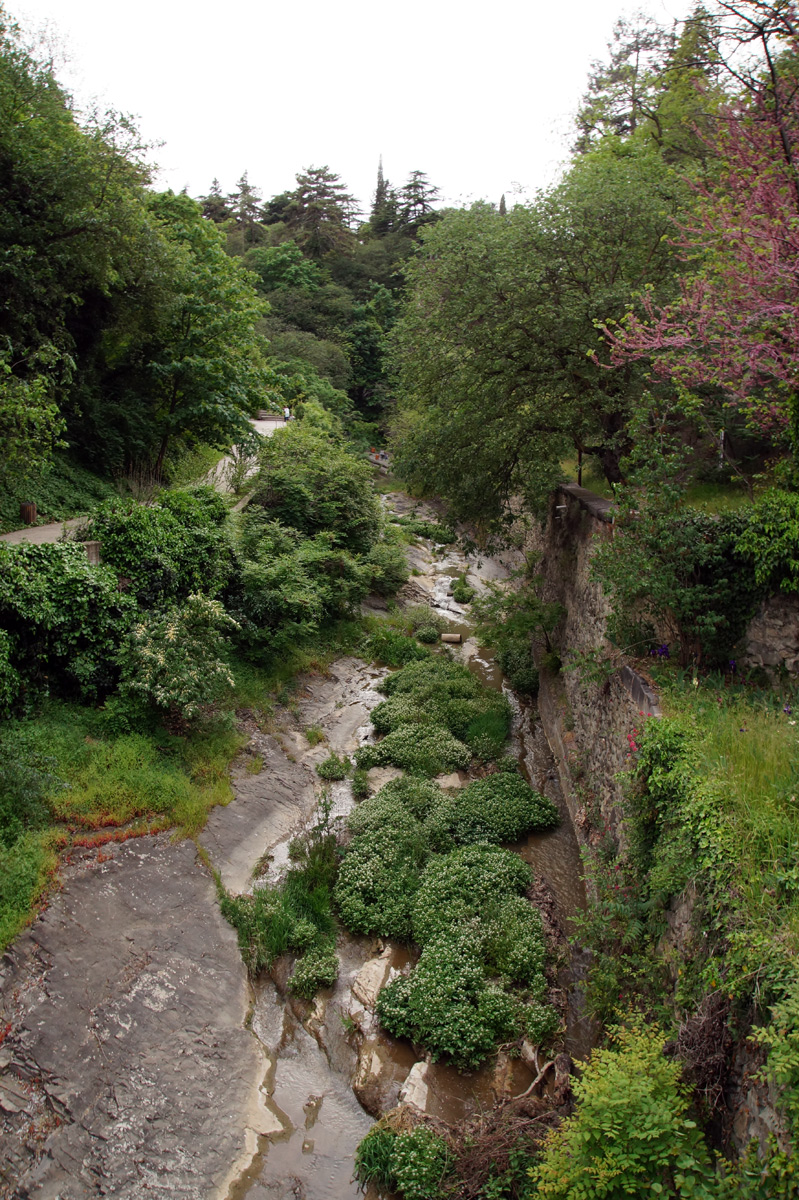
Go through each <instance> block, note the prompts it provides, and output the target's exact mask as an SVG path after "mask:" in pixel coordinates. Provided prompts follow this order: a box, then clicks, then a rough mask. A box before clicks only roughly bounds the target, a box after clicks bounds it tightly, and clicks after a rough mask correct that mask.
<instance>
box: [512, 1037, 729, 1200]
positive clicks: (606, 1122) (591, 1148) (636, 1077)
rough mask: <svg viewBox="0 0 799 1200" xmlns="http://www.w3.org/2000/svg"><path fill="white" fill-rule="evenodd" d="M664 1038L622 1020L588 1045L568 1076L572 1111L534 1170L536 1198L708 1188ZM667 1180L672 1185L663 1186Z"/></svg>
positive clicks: (706, 1165)
mask: <svg viewBox="0 0 799 1200" xmlns="http://www.w3.org/2000/svg"><path fill="white" fill-rule="evenodd" d="M664 1040H665V1039H664V1037H663V1035H662V1034H661V1033H660V1031H659V1030H658V1029H656V1028H646V1027H645V1026H629V1027H620V1028H618V1029H616V1030H615V1033H614V1036H613V1042H612V1044H611V1046H609V1047H607V1048H605V1049H601V1050H594V1052H593V1053H592V1055H591V1057H590V1059H589V1060H588V1062H587V1063H586V1065H585V1067H584V1069H583V1073H582V1076H581V1078H579V1079H577V1080H575V1083H574V1094H575V1098H576V1100H577V1106H576V1109H575V1112H574V1113H573V1114H572V1115H571V1116H570V1117H567V1118H566V1120H564V1121H562V1122H561V1124H560V1125H559V1126H558V1127H557V1129H554V1130H552V1131H551V1132H550V1133H548V1134H547V1137H546V1140H545V1142H544V1148H543V1154H542V1157H541V1159H540V1161H539V1162H538V1164H537V1165H535V1166H534V1167H533V1169H532V1176H533V1180H534V1184H535V1187H536V1192H535V1194H536V1195H537V1196H540V1197H541V1198H542V1200H544V1198H546V1200H571V1198H572V1197H573V1196H576V1195H585V1196H589V1195H590V1196H592V1197H596V1200H603V1198H604V1200H615V1197H619V1196H626V1195H630V1196H643V1195H645V1194H646V1195H650V1194H652V1195H654V1194H663V1195H666V1194H671V1195H673V1196H684V1197H688V1196H711V1195H713V1194H714V1192H715V1188H713V1186H712V1184H713V1178H714V1175H715V1172H714V1170H713V1168H712V1165H711V1160H710V1153H709V1151H708V1149H707V1146H706V1145H705V1142H704V1139H703V1137H702V1134H701V1132H700V1131H699V1129H697V1126H696V1122H695V1121H693V1120H691V1119H690V1111H689V1109H690V1101H689V1097H688V1092H687V1089H686V1088H685V1087H684V1086H683V1085H682V1084H681V1081H680V1071H681V1064H680V1061H679V1059H676V1058H666V1057H665V1055H664V1053H663V1045H664ZM666 1179H674V1180H675V1183H676V1184H677V1186H676V1188H671V1187H670V1188H669V1191H668V1192H666V1190H665V1188H664V1183H663V1182H662V1181H665V1180H666ZM678 1180H679V1181H680V1182H679V1183H677V1181H678ZM736 1194H737V1193H736Z"/></svg>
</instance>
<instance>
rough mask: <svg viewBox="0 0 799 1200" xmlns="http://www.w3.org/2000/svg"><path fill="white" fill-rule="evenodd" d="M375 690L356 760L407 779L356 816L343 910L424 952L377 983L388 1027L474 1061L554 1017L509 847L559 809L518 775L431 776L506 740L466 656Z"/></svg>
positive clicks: (368, 930)
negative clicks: (366, 739) (370, 727)
mask: <svg viewBox="0 0 799 1200" xmlns="http://www.w3.org/2000/svg"><path fill="white" fill-rule="evenodd" d="M379 687H380V690H381V691H382V692H383V693H384V694H385V695H386V696H387V699H386V700H384V701H383V702H382V703H381V704H379V705H377V707H376V708H375V709H373V711H372V721H373V724H374V727H375V729H376V731H377V732H378V733H381V734H383V737H382V739H381V740H380V741H379V742H377V744H376V745H371V746H370V745H367V746H364V747H362V748H361V750H359V751H358V752H357V755H356V757H357V760H358V763H359V766H360V767H361V768H364V767H368V766H372V765H376V764H378V763H380V764H383V763H386V764H388V763H391V764H393V765H396V766H399V767H402V768H404V769H405V770H406V771H407V772H408V774H407V775H405V776H404V777H402V778H400V779H396V780H392V781H391V782H390V783H388V784H386V785H385V786H384V787H382V788H381V789H380V791H379V792H377V793H376V794H375V795H374V796H371V797H368V798H367V799H364V800H363V801H362V802H361V803H360V804H359V805H358V807H357V808H356V809H355V811H354V812H353V813H352V814H351V815H350V817H349V819H348V822H347V827H348V834H349V837H348V840H347V841H346V843H345V846H344V854H343V861H342V864H341V868H340V870H339V875H338V880H337V883H336V887H335V893H334V897H335V902H336V907H337V910H338V913H339V915H340V917H341V919H342V921H343V922H344V924H345V925H346V926H347V927H348V928H349V929H351V930H352V931H353V932H355V933H359V934H378V935H380V936H382V937H390V938H394V939H396V940H400V941H407V942H411V943H412V944H414V945H415V946H418V947H419V948H420V950H421V955H420V958H419V961H418V963H417V964H416V966H415V967H414V968H413V970H412V971H411V972H410V973H409V974H404V975H402V976H400V977H399V978H397V979H395V980H394V981H393V982H392V983H390V984H389V985H388V986H387V987H384V988H383V989H382V991H381V992H380V994H379V996H378V1001H377V1013H378V1016H379V1018H380V1021H381V1023H382V1024H383V1026H384V1027H385V1028H386V1029H387V1030H388V1031H389V1032H391V1033H393V1034H394V1035H395V1036H397V1037H404V1038H408V1039H410V1040H411V1041H412V1042H414V1043H415V1044H417V1045H418V1046H421V1047H424V1049H425V1050H426V1051H428V1052H429V1053H430V1055H431V1056H432V1058H433V1060H436V1059H438V1058H442V1057H444V1058H446V1059H448V1060H449V1061H451V1062H453V1063H454V1064H455V1065H456V1066H457V1067H459V1068H460V1069H469V1068H472V1067H475V1066H477V1065H479V1063H481V1062H482V1061H483V1060H484V1059H485V1058H486V1057H487V1056H488V1055H489V1054H491V1053H492V1051H493V1050H494V1049H495V1047H496V1046H497V1045H498V1044H499V1043H501V1042H503V1041H514V1040H516V1039H518V1038H521V1037H528V1038H530V1039H531V1040H532V1041H533V1042H535V1043H536V1044H538V1043H541V1042H543V1041H545V1040H547V1038H548V1037H550V1036H551V1035H552V1033H553V1032H554V1030H555V1028H556V1026H557V1024H558V1020H557V1017H556V1014H555V1011H554V1009H552V1008H551V1007H549V1006H548V1005H546V1004H545V1003H543V999H544V995H545V992H546V981H545V977H544V974H543V971H544V953H545V952H544V936H543V931H542V926H541V918H540V916H539V913H538V911H537V909H536V908H534V907H533V905H532V904H531V902H530V900H529V899H528V898H527V892H528V889H529V888H530V886H531V884H532V873H531V871H530V868H529V867H528V866H527V865H526V864H525V863H524V862H523V861H522V860H521V859H520V858H519V857H518V856H517V855H516V854H514V853H512V852H511V851H509V850H505V849H502V848H501V847H500V845H499V843H502V842H513V841H517V840H519V839H520V838H521V837H523V836H525V835H526V834H528V833H530V832H531V831H543V830H546V829H550V828H552V827H553V826H554V825H555V824H556V823H557V820H558V816H557V811H556V809H555V807H554V805H552V804H551V803H550V801H548V800H547V799H546V798H545V797H543V796H541V795H539V794H538V793H537V792H535V791H534V790H533V789H532V788H531V787H530V786H529V785H528V784H527V783H526V782H525V781H524V780H523V779H522V778H521V776H519V775H518V774H517V773H515V771H514V772H513V773H511V772H508V771H507V770H496V769H494V770H493V771H492V772H491V773H490V774H487V775H486V776H485V777H484V778H477V779H473V780H472V781H471V782H469V783H468V784H467V786H466V787H464V788H463V789H459V790H458V791H457V792H455V793H450V792H448V791H445V790H444V789H443V788H441V787H440V786H439V784H438V783H437V782H436V781H435V780H434V779H430V778H429V776H431V775H440V774H442V773H443V772H444V771H446V770H448V769H451V768H452V767H454V766H457V767H461V768H463V767H466V766H468V765H469V763H470V762H472V761H473V760H474V758H475V757H476V756H477V757H479V758H482V759H484V760H492V759H495V758H497V757H498V756H499V755H500V754H501V752H502V748H503V746H504V743H505V740H506V738H507V734H508V727H509V720H510V710H509V707H508V704H507V701H506V700H505V698H504V697H503V696H502V695H500V694H498V693H496V692H493V691H491V690H490V689H489V688H487V687H486V686H485V685H484V684H482V683H480V681H479V680H478V679H477V678H476V677H475V676H474V675H473V674H472V673H471V672H470V671H469V670H468V668H467V667H465V666H464V665H463V664H461V663H457V662H453V661H452V660H451V659H449V658H448V657H445V656H444V655H436V656H434V657H431V658H428V659H425V660H423V661H420V662H412V663H410V664H409V665H407V666H405V667H403V668H402V669H401V670H399V671H397V672H395V673H394V674H391V675H389V676H387V677H386V679H384V680H383V681H382V682H381V684H380V685H379ZM455 734H458V735H459V737H456V736H455ZM460 738H463V740H462V741H461V740H460ZM364 1169H366V1168H364Z"/></svg>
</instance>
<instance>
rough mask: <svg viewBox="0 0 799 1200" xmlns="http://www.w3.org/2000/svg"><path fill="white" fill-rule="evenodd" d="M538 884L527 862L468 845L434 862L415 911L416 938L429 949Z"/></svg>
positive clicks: (493, 849) (495, 849)
mask: <svg viewBox="0 0 799 1200" xmlns="http://www.w3.org/2000/svg"><path fill="white" fill-rule="evenodd" d="M532 881H533V873H532V871H531V870H530V868H529V867H528V865H527V863H525V862H522V860H521V859H520V858H519V857H518V856H517V855H516V854H512V853H511V852H510V850H501V849H500V848H499V847H498V846H463V847H461V848H460V849H458V850H454V851H453V852H452V853H451V854H447V855H446V856H445V857H443V858H434V859H432V860H431V862H430V864H429V865H428V867H427V869H426V871H425V873H424V875H423V876H422V881H421V885H420V887H419V891H418V893H417V896H416V901H415V903H414V907H413V936H414V940H415V941H417V942H418V943H419V945H420V946H424V945H426V944H427V942H429V941H430V940H431V939H432V938H434V937H437V936H438V934H440V933H443V932H446V931H447V930H448V929H451V928H453V927H457V926H459V925H462V924H465V923H468V922H473V921H474V919H476V918H477V919H479V918H480V916H481V915H482V914H484V913H486V912H487V911H488V910H489V909H490V908H491V907H492V906H496V905H497V904H501V903H502V902H503V901H504V900H506V899H508V898H509V897H511V896H523V895H524V893H525V892H526V891H527V889H528V888H529V886H530V884H531V883H532Z"/></svg>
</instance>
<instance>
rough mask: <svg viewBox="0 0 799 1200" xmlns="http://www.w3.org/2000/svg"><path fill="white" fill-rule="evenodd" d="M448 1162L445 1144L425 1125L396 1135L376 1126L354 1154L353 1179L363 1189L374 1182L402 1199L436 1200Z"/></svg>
mask: <svg viewBox="0 0 799 1200" xmlns="http://www.w3.org/2000/svg"><path fill="white" fill-rule="evenodd" d="M450 1162H451V1157H450V1152H449V1148H448V1146H447V1143H446V1142H445V1141H444V1139H443V1138H442V1137H440V1136H439V1135H438V1134H437V1133H434V1131H433V1130H432V1129H430V1128H428V1126H426V1125H417V1127H416V1128H415V1129H410V1130H405V1129H403V1130H402V1131H400V1132H399V1133H398V1132H397V1131H396V1130H394V1129H391V1128H388V1127H387V1126H385V1125H383V1124H378V1125H374V1126H373V1127H372V1128H371V1129H370V1130H369V1132H368V1133H367V1135H366V1137H365V1138H364V1139H363V1141H362V1142H361V1144H360V1146H359V1147H358V1149H357V1151H356V1153H355V1178H356V1179H357V1180H358V1183H359V1184H360V1185H361V1187H362V1188H363V1189H364V1190H366V1189H367V1187H368V1186H369V1184H370V1183H374V1184H376V1185H377V1187H378V1188H379V1189H380V1191H381V1193H383V1192H398V1193H399V1194H400V1195H402V1196H403V1197H404V1198H405V1200H437V1197H438V1196H439V1195H440V1194H441V1184H442V1181H443V1179H444V1176H445V1175H446V1174H447V1172H448V1170H449V1168H450Z"/></svg>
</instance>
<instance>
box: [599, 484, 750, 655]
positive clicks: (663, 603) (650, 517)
mask: <svg viewBox="0 0 799 1200" xmlns="http://www.w3.org/2000/svg"><path fill="white" fill-rule="evenodd" d="M664 497H665V499H664ZM628 504H629V506H630V507H629V508H627V509H623V510H621V511H620V513H619V515H618V516H617V519H616V524H615V526H614V536H613V538H612V539H611V540H609V541H605V542H603V543H602V544H601V545H600V546H599V547H598V549H597V553H596V555H595V557H594V560H593V564H594V570H595V572H596V574H597V577H598V578H599V579H600V580H601V582H602V585H603V587H604V588H605V590H606V591H607V593H608V595H609V597H610V598H611V601H612V603H613V605H614V611H615V612H616V613H617V614H618V615H619V616H620V617H621V618H622V620H624V619H626V620H627V621H628V623H629V617H630V614H633V613H634V614H635V618H636V620H637V622H639V623H640V622H641V621H646V620H648V621H650V622H651V623H652V624H653V625H654V626H655V628H656V629H658V630H659V631H660V630H662V631H663V634H662V635H661V636H663V639H664V640H665V641H667V642H673V643H676V644H677V645H678V646H679V650H680V662H681V663H682V664H683V665H688V664H689V663H699V662H703V663H709V664H711V665H713V664H716V663H719V662H724V661H726V660H727V659H728V658H729V657H730V654H731V652H732V650H733V648H734V646H735V644H736V642H737V641H738V640H739V638H740V637H741V636H742V634H743V633H744V630H745V628H746V625H747V622H748V621H749V619H750V618H751V616H752V615H753V614H754V612H755V610H756V608H757V605H758V603H759V601H760V599H761V598H762V591H761V588H760V587H759V585H758V583H757V581H756V579H755V576H754V573H753V571H752V569H751V568H750V567H748V566H747V564H746V562H745V561H744V560H743V559H742V558H741V556H740V555H739V553H738V550H737V546H738V542H739V539H740V538H741V536H742V535H743V534H744V531H745V529H746V527H747V518H746V516H745V515H744V514H743V513H740V512H728V513H722V514H720V515H718V516H710V515H708V514H706V513H702V512H699V511H698V510H696V509H680V508H675V506H674V504H673V503H671V502H669V500H668V494H667V493H666V492H665V491H663V492H661V493H660V494H659V495H658V496H657V497H656V498H655V499H652V500H646V499H645V498H644V497H642V496H640V495H636V496H635V497H634V498H633V497H630V498H629V501H628ZM633 505H634V506H635V508H634V511H633V510H632V506H633ZM611 632H612V634H613V635H614V636H615V637H616V638H617V639H618V638H619V637H621V636H622V633H623V629H622V627H621V626H620V624H619V621H618V620H616V623H615V625H614V624H613V623H611ZM633 649H634V650H636V651H637V652H638V653H641V652H642V651H647V650H649V649H650V647H649V646H648V645H647V646H637V647H633Z"/></svg>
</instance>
